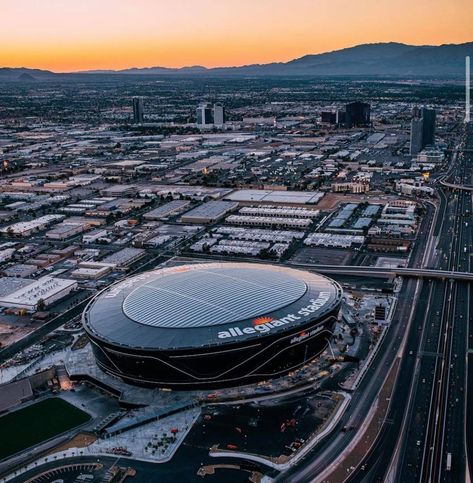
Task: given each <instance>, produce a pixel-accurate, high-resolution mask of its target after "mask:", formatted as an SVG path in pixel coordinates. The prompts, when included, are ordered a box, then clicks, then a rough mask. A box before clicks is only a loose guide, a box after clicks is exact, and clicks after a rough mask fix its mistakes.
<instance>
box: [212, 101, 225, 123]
mask: <svg viewBox="0 0 473 483" xmlns="http://www.w3.org/2000/svg"><path fill="white" fill-rule="evenodd" d="M213 123H214V124H215V125H216V126H223V125H224V124H225V108H224V107H223V106H222V104H214V108H213Z"/></svg>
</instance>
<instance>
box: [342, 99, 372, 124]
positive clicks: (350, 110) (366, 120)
mask: <svg viewBox="0 0 473 483" xmlns="http://www.w3.org/2000/svg"><path fill="white" fill-rule="evenodd" d="M370 111H371V108H370V105H369V104H368V103H366V102H359V101H356V102H350V104H347V105H346V106H345V112H346V124H347V125H348V126H350V127H352V126H368V125H369V124H370Z"/></svg>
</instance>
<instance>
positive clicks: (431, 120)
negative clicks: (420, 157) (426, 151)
mask: <svg viewBox="0 0 473 483" xmlns="http://www.w3.org/2000/svg"><path fill="white" fill-rule="evenodd" d="M420 117H421V119H422V148H425V146H433V145H434V144H435V117H436V115H435V109H427V108H425V107H423V108H422V109H421V111H420Z"/></svg>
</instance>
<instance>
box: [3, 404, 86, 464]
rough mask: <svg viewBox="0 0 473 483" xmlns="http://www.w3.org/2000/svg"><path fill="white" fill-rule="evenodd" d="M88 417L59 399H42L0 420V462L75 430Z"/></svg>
mask: <svg viewBox="0 0 473 483" xmlns="http://www.w3.org/2000/svg"><path fill="white" fill-rule="evenodd" d="M89 419H90V416H89V415H88V414H87V413H85V412H84V411H81V410H80V409H78V408H76V407H75V406H73V405H72V404H69V403H68V402H66V401H64V400H63V399H60V398H57V397H53V398H49V399H44V400H43V401H40V402H39V403H36V404H32V405H31V406H27V407H25V408H23V409H19V410H18V411H15V412H13V413H10V414H6V415H5V416H2V417H0V460H1V459H3V458H6V457H7V456H11V455H13V454H15V453H18V452H19V451H22V450H24V449H26V448H29V447H30V446H35V445H37V444H39V443H41V442H43V441H46V440H48V439H49V438H52V437H53V436H57V435H59V434H61V433H64V432H65V431H67V430H69V429H72V428H75V427H76V426H79V425H81V424H83V423H85V422H86V421H88V420H89Z"/></svg>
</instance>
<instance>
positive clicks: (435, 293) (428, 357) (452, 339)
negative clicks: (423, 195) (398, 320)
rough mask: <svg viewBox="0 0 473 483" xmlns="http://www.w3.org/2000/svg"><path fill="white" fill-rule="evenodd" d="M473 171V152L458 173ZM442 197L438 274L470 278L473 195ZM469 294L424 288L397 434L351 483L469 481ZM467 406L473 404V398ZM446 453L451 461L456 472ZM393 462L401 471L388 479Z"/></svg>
mask: <svg viewBox="0 0 473 483" xmlns="http://www.w3.org/2000/svg"><path fill="white" fill-rule="evenodd" d="M470 141H471V137H470ZM472 167H473V156H472V155H471V154H465V155H463V156H459V160H458V162H457V163H456V165H455V168H454V169H453V170H452V174H453V175H454V176H456V177H458V178H460V179H463V180H465V182H469V181H471V177H472V173H473V171H472ZM441 197H442V199H444V200H445V201H444V205H445V214H444V217H443V219H442V220H441V221H439V225H438V235H439V238H438V239H439V245H438V249H439V255H440V257H439V260H438V268H440V269H445V270H459V271H465V272H469V271H470V268H471V267H470V260H471V246H472V229H471V223H470V220H471V209H472V203H471V201H472V200H471V194H470V193H469V192H467V191H461V190H460V191H455V192H454V193H451V192H446V193H441ZM465 215H467V216H465ZM470 295H471V284H468V283H465V282H454V281H432V282H429V283H428V284H426V283H424V288H423V293H422V295H421V301H424V302H423V303H421V304H420V305H419V307H418V309H417V311H416V323H417V324H418V331H419V332H418V336H417V337H411V341H410V343H409V344H408V347H406V351H408V352H406V354H409V355H410V354H411V351H412V357H409V355H407V357H405V358H404V361H403V362H404V363H405V366H406V367H407V366H411V365H410V364H409V362H407V361H409V359H413V360H414V361H415V362H414V364H413V367H411V370H405V369H404V368H401V371H400V378H399V379H400V381H399V384H398V388H397V390H396V392H395V394H394V395H393V402H394V404H393V406H394V408H393V415H392V417H391V415H390V416H389V418H388V419H389V420H390V421H392V425H391V428H389V427H387V428H386V430H385V432H384V434H381V437H380V441H379V444H378V446H377V447H376V448H375V450H374V451H373V452H372V453H371V454H370V455H368V457H367V458H366V459H365V461H364V465H363V467H364V468H365V470H364V471H362V470H361V469H360V470H359V471H358V472H357V474H356V476H355V477H354V478H352V481H364V482H368V481H369V482H371V481H398V482H402V483H404V482H418V481H425V482H434V481H435V482H437V481H447V482H461V481H465V479H466V476H465V472H466V447H465V440H466V441H469V440H471V439H472V437H471V434H470V432H471V425H469V426H468V425H467V428H468V429H466V428H465V404H464V402H465V394H466V391H465V377H466V372H465V366H466V360H467V356H466V351H467V339H468V338H469V339H470V340H471V337H468V335H467V331H468V326H470V330H471V327H472V320H471V316H470V313H469V305H470ZM468 357H469V356H468ZM468 362H469V363H470V360H469V361H468ZM469 376H471V371H470V373H469ZM468 382H469V387H472V386H473V384H472V383H471V382H470V381H468ZM470 396H471V393H470ZM469 403H470V404H473V403H472V401H471V397H470V398H469ZM399 413H400V414H399ZM404 413H405V417H404ZM469 417H470V420H471V416H469ZM401 425H402V426H401ZM396 427H401V431H399V430H398V429H396ZM399 436H401V437H400V439H399V441H398V438H399ZM470 445H471V441H470ZM448 453H451V455H452V465H451V468H450V469H448V468H447V465H446V460H447V454H448ZM469 454H471V452H470V453H469ZM393 455H394V456H395V458H394V460H392V457H393ZM391 461H394V463H395V465H394V468H395V470H397V471H393V472H391V473H390V474H389V475H387V473H388V472H387V469H388V468H389V465H390V462H391Z"/></svg>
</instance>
